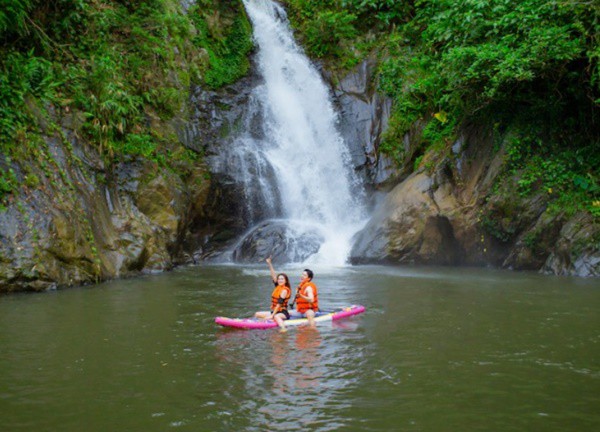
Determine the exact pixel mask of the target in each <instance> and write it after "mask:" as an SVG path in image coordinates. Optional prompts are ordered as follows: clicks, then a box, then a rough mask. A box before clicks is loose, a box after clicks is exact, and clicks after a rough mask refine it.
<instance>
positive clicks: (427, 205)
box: [350, 173, 464, 264]
mask: <svg viewBox="0 0 600 432" xmlns="http://www.w3.org/2000/svg"><path fill="white" fill-rule="evenodd" d="M451 201H452V197H451V196H445V195H442V194H439V196H438V197H437V199H436V198H435V197H434V194H433V179H431V178H430V177H429V176H427V175H425V174H423V173H421V174H415V175H413V176H411V177H409V178H408V179H407V180H406V181H404V182H402V183H401V184H400V185H398V186H397V187H396V188H395V189H394V190H392V192H390V193H389V194H388V195H387V197H386V199H385V201H384V203H383V204H382V205H381V206H380V207H379V208H378V209H377V210H376V211H375V214H374V216H373V217H372V218H371V220H370V221H369V223H368V224H367V226H366V227H365V228H364V229H363V230H362V231H361V232H359V233H358V234H357V236H356V237H355V242H354V246H353V248H352V250H351V253H350V260H351V262H353V263H367V262H418V263H431V264H460V263H462V262H463V255H464V252H463V251H462V248H461V246H460V244H459V243H458V241H457V239H456V237H455V233H454V228H453V226H452V224H451V223H450V220H449V219H448V218H447V217H445V216H441V215H440V214H439V207H440V205H441V206H442V207H447V206H448V205H452V204H451Z"/></svg>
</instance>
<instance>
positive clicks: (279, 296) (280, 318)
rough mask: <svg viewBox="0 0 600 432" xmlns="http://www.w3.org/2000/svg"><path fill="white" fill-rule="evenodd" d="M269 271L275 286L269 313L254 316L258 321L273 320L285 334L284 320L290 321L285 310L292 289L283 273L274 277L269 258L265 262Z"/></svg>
mask: <svg viewBox="0 0 600 432" xmlns="http://www.w3.org/2000/svg"><path fill="white" fill-rule="evenodd" d="M265 261H266V262H267V264H268V265H269V270H271V279H272V280H273V284H274V285H275V289H274V290H273V293H272V294H271V311H270V312H266V311H265V312H256V313H255V314H254V316H255V317H256V318H260V319H272V320H274V321H275V322H276V323H277V325H278V326H279V328H280V329H281V330H280V331H282V332H285V331H287V329H286V328H285V323H284V320H287V319H290V314H289V312H288V310H287V307H288V302H289V301H290V297H291V295H292V288H291V287H290V280H289V278H288V277H287V275H286V274H285V273H279V274H278V275H276V273H275V269H274V268H273V264H272V263H271V257H269V258H267V259H266V260H265Z"/></svg>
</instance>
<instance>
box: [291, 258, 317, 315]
mask: <svg viewBox="0 0 600 432" xmlns="http://www.w3.org/2000/svg"><path fill="white" fill-rule="evenodd" d="M313 277H314V273H313V272H312V271H311V270H309V269H305V270H304V271H303V272H302V277H301V278H300V285H298V288H297V289H296V310H297V311H298V312H300V313H301V314H302V315H303V316H305V317H306V318H307V319H308V323H309V325H310V326H311V327H314V326H315V313H316V312H317V311H318V310H319V295H318V293H317V286H316V285H315V284H314V283H313V281H312V279H313Z"/></svg>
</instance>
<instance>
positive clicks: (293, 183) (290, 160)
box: [227, 0, 365, 265]
mask: <svg viewBox="0 0 600 432" xmlns="http://www.w3.org/2000/svg"><path fill="white" fill-rule="evenodd" d="M244 5H245V7H246V11H247V13H248V16H249V17H250V20H251V22H252V24H253V29H254V30H253V32H254V39H255V43H256V45H257V47H258V52H257V54H256V55H257V63H258V68H259V72H260V74H261V76H262V78H263V82H262V84H261V85H259V86H257V87H256V88H255V89H254V90H253V93H252V95H251V98H250V99H251V102H250V106H249V107H248V110H247V111H246V119H245V126H244V128H243V132H242V133H241V135H240V136H239V137H238V138H237V139H236V141H235V142H234V143H233V145H232V147H233V149H232V153H231V154H230V155H228V156H227V159H228V163H234V164H236V168H235V171H236V173H237V175H238V179H239V181H241V182H242V183H243V190H244V194H245V197H244V199H245V202H246V204H247V206H248V209H247V210H248V215H249V218H250V219H251V222H253V223H255V222H261V221H256V220H252V218H253V217H255V215H256V214H257V213H256V211H254V210H253V209H260V215H261V216H262V217H263V218H264V217H265V216H266V217H267V218H269V219H270V220H273V219H275V220H276V224H278V226H279V227H281V223H283V224H284V225H285V229H284V230H283V231H284V232H283V233H282V232H278V234H277V236H275V237H277V238H280V241H281V242H282V243H283V244H284V245H283V246H281V245H279V249H280V250H284V249H285V250H287V252H286V253H287V255H288V256H287V259H288V260H297V261H308V262H319V263H327V264H333V265H342V264H344V263H345V261H346V258H347V256H348V253H349V249H350V246H351V244H350V240H351V237H352V235H353V234H354V233H355V232H356V231H358V229H359V228H360V227H361V226H362V225H363V224H364V219H365V214H364V213H365V212H364V204H363V201H364V187H363V185H362V183H361V181H360V180H359V178H358V177H357V176H356V175H355V173H354V171H353V170H352V168H351V159H350V155H349V152H348V149H347V147H346V145H345V143H344V140H343V138H342V137H341V135H340V133H339V132H338V130H337V128H336V125H337V120H338V119H337V114H336V112H335V109H334V106H333V103H332V99H331V94H330V92H329V89H328V88H327V86H326V85H325V83H324V82H323V79H322V77H321V75H320V74H319V72H318V71H317V70H316V68H315V67H314V66H313V65H312V64H311V62H310V61H309V59H308V58H307V57H306V56H305V54H304V53H303V51H302V49H301V48H300V47H299V46H298V45H297V43H296V42H295V40H294V37H293V34H292V31H291V29H290V26H289V23H288V20H287V16H286V13H285V10H284V9H283V8H282V7H281V6H280V5H278V4H277V3H275V2H273V1H270V0H244ZM232 161H234V162H232ZM267 225H269V222H264V221H262V224H259V226H260V227H261V229H260V230H259V232H258V237H260V236H261V235H264V232H265V227H266V226H267ZM261 233H262V234H261ZM271 235H272V233H271ZM249 236H250V237H251V238H253V239H255V238H256V237H257V235H256V228H255V233H254V234H249ZM248 238H249V237H248V236H246V239H248ZM315 242H317V243H318V244H316V245H315ZM243 243H244V240H242V241H240V244H243ZM250 243H252V241H250V242H248V241H247V240H246V244H250ZM291 247H293V248H295V249H296V250H294V251H290V248H291ZM298 248H299V249H300V250H298ZM263 253H268V251H263ZM237 256H238V257H239V256H240V253H238V254H237Z"/></svg>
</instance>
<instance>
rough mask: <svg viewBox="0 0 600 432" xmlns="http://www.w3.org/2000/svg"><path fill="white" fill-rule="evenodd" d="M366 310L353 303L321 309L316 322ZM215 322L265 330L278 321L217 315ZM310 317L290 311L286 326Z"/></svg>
mask: <svg viewBox="0 0 600 432" xmlns="http://www.w3.org/2000/svg"><path fill="white" fill-rule="evenodd" d="M364 311H365V307H364V306H361V305H352V306H347V307H343V308H338V309H333V310H325V311H319V312H317V313H316V314H315V322H316V323H321V322H326V321H337V320H339V319H342V318H347V317H349V316H353V315H358V314H360V313H363V312H364ZM215 323H217V324H219V325H221V326H224V327H233V328H239V329H251V330H256V329H260V330H265V329H270V328H275V327H277V323H276V322H275V321H273V320H262V319H258V318H227V317H216V318H215ZM307 323H308V319H306V318H303V317H301V316H299V314H298V313H297V312H295V311H292V312H290V319H289V320H285V326H286V327H289V326H299V325H303V324H307Z"/></svg>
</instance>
